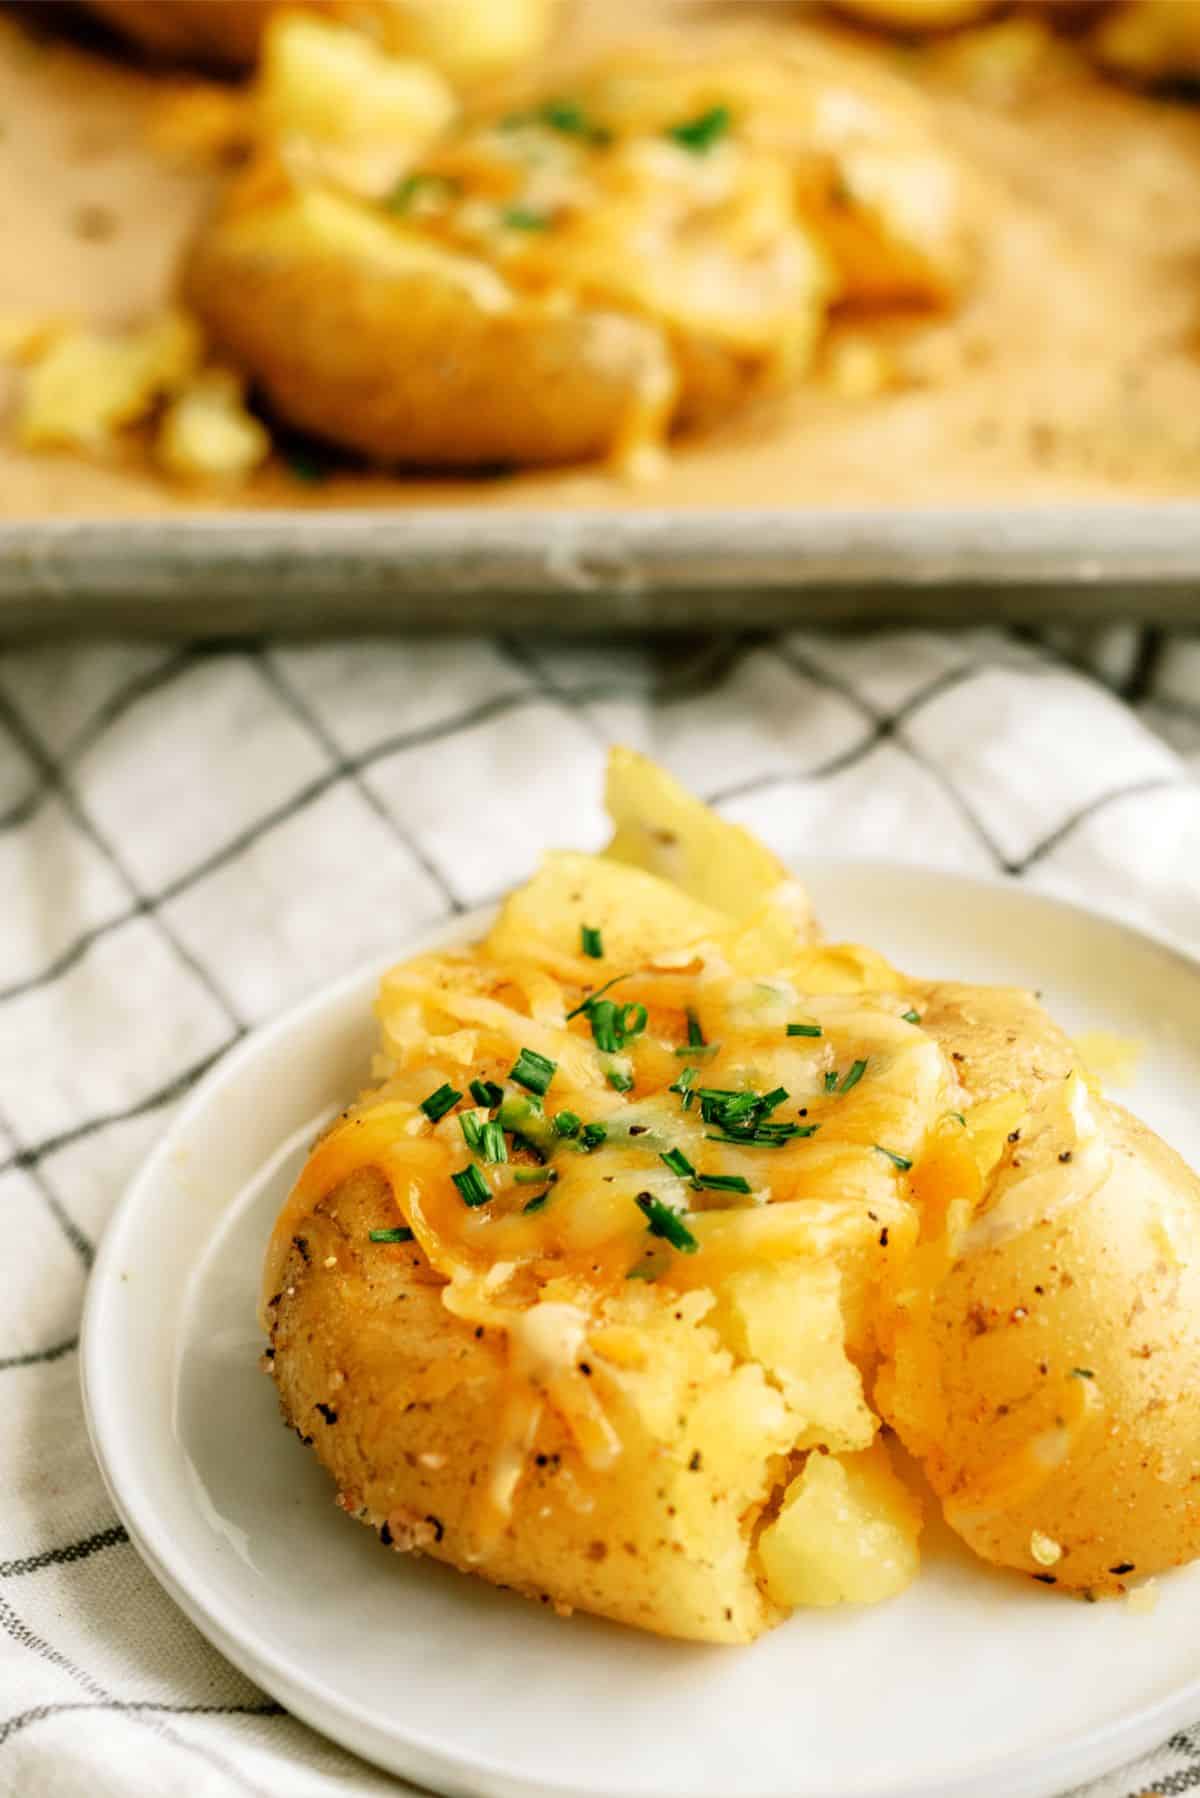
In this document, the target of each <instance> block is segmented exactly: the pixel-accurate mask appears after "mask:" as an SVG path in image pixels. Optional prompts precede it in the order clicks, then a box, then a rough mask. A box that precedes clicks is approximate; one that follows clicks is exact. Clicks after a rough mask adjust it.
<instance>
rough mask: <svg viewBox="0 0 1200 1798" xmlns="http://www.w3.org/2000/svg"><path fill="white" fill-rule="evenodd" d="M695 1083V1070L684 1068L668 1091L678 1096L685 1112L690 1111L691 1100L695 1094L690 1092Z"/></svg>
mask: <svg viewBox="0 0 1200 1798" xmlns="http://www.w3.org/2000/svg"><path fill="white" fill-rule="evenodd" d="M695 1083H696V1069H695V1068H684V1070H683V1072H682V1074H680V1076H679V1078H678V1080H676V1081H674V1082H673V1083H672V1084H671V1086H670V1088H669V1089H668V1090H669V1091H671V1092H673V1093H678V1094H679V1096H680V1098H681V1099H682V1100H683V1109H684V1110H685V1111H690V1110H691V1107H692V1100H693V1099H694V1098H695V1097H696V1095H695V1093H694V1092H693V1091H692V1087H693V1086H694V1085H695Z"/></svg>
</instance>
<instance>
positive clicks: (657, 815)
mask: <svg viewBox="0 0 1200 1798" xmlns="http://www.w3.org/2000/svg"><path fill="white" fill-rule="evenodd" d="M609 792H610V796H611V799H612V802H613V807H612V809H613V813H614V820H615V823H616V834H615V836H614V839H613V843H612V845H611V848H610V852H609V854H608V855H605V856H598V857H597V856H583V855H557V856H552V857H550V858H549V859H548V860H547V862H546V864H545V865H544V867H543V868H542V870H541V871H540V872H539V873H538V874H536V875H535V876H534V878H533V880H532V881H531V882H530V883H529V884H528V886H526V887H525V888H523V889H522V890H521V891H519V892H517V893H515V894H513V895H512V897H511V898H510V899H509V900H508V901H507V902H506V903H505V904H504V906H502V907H501V910H500V913H499V916H498V918H497V920H496V922H495V924H494V925H493V927H492V929H491V931H490V933H489V935H488V936H487V937H486V938H485V940H484V941H483V942H482V943H479V944H477V945H475V946H473V947H470V948H465V949H454V950H449V951H445V952H443V953H440V954H433V955H425V956H421V957H418V958H417V959H416V960H414V961H411V962H408V963H405V964H403V965H401V966H399V967H397V968H394V969H392V970H391V972H390V973H389V974H387V975H386V976H385V978H384V981H383V984H382V987H381V991H380V996H379V1001H378V1013H379V1019H380V1048H379V1054H378V1056H377V1062H376V1069H375V1072H376V1075H377V1079H378V1084H377V1085H376V1086H375V1087H374V1088H373V1089H372V1090H371V1091H370V1092H368V1093H367V1094H365V1095H364V1096H363V1098H362V1099H361V1100H360V1101H359V1102H358V1103H357V1104H355V1105H353V1106H351V1107H350V1109H349V1110H347V1111H346V1112H345V1113H344V1114H343V1116H342V1117H341V1118H340V1119H339V1120H338V1121H337V1122H336V1123H335V1124H334V1125H333V1126H332V1128H331V1129H330V1130H329V1131H328V1132H327V1133H326V1134H325V1136H324V1137H323V1138H322V1139H321V1140H320V1141H319V1142H318V1143H317V1144H316V1146H315V1147H314V1149H313V1151H312V1154H311V1156H310V1158H309V1161H308V1163H307V1165H306V1167H305V1169H304V1171H303V1172H302V1174H301V1176H300V1179H299V1181H298V1183H297V1185H296V1187H295V1188H294V1190H293V1192H292V1193H291V1195H290V1196H289V1198H288V1201H287V1203H286V1205H285V1206H284V1209H283V1211H282V1213H281V1215H280V1217H279V1219H278V1221H277V1224H276V1227H275V1230H274V1233H273V1236H272V1240H271V1243H270V1246H269V1249H268V1253H267V1259H266V1266H265V1270H264V1284H263V1311H262V1316H263V1321H264V1326H265V1328H266V1329H267V1331H268V1334H269V1337H270V1347H269V1349H268V1351H267V1360H266V1365H267V1367H268V1368H269V1370H270V1371H271V1373H272V1374H273V1375H274V1378H275V1381H276V1383H277V1386H278V1388H279V1393H280V1397H281V1400H282V1405H283V1411H284V1416H285V1418H286V1419H287V1420H288V1421H289V1422H290V1423H291V1424H292V1425H293V1426H294V1427H295V1428H296V1430H297V1431H298V1432H299V1433H300V1435H301V1436H302V1437H303V1438H304V1440H305V1441H306V1442H309V1443H311V1444H312V1446H313V1447H314V1448H315V1450H316V1452H317V1454H318V1456H319V1457H320V1459H321V1460H322V1461H323V1462H324V1464H325V1465H326V1466H327V1467H328V1469H329V1470H330V1472H331V1474H332V1475H333V1477H334V1480H335V1482H336V1485H337V1492H338V1503H339V1504H340V1505H341V1507H342V1508H343V1509H344V1510H345V1511H347V1512H348V1513H349V1514H350V1515H351V1516H353V1517H356V1518H358V1519H359V1520H361V1521H362V1522H365V1523H367V1524H368V1525H370V1526H371V1527H372V1528H373V1529H374V1530H376V1531H377V1532H378V1534H379V1536H380V1539H381V1540H382V1541H383V1543H384V1544H385V1545H388V1546H391V1547H393V1548H398V1549H405V1550H415V1551H420V1552H424V1553H428V1554H430V1555H433V1556H435V1557H436V1558H438V1559H441V1560H443V1561H446V1562H449V1563H450V1564H451V1565H452V1566H455V1567H458V1568H461V1569H463V1570H464V1571H469V1572H473V1573H476V1574H478V1575H481V1576H482V1577H484V1578H486V1579H490V1580H493V1581H496V1582H497V1583H499V1584H502V1585H505V1586H511V1587H513V1588H515V1589H516V1590H518V1591H520V1592H523V1593H527V1594H529V1595H531V1596H535V1597H538V1598H541V1599H542V1600H544V1601H545V1602H548V1603H551V1604H553V1605H554V1606H555V1607H556V1608H557V1609H559V1610H569V1609H571V1608H573V1607H576V1606H578V1607H581V1608H583V1609H586V1610H590V1611H594V1612H597V1613H599V1614H601V1615H603V1616H607V1617H611V1618H614V1619H616V1620H619V1621H622V1622H626V1623H632V1624H636V1625H638V1626H639V1627H642V1628H646V1629H651V1630H657V1631H659V1632H662V1633H664V1634H667V1635H674V1636H684V1637H692V1638H696V1639H699V1640H704V1641H713V1642H744V1641H748V1640H750V1639H751V1638H752V1637H754V1636H755V1635H757V1634H758V1633H760V1632H761V1631H762V1630H764V1629H766V1628H768V1627H770V1626H771V1625H773V1624H775V1623H777V1622H779V1621H780V1620H781V1619H782V1618H783V1617H784V1616H786V1615H787V1613H788V1612H789V1611H791V1610H793V1609H795V1608H797V1607H799V1606H805V1605H814V1606H829V1605H838V1604H868V1603H876V1602H880V1601H882V1600H885V1599H888V1598H891V1597H893V1596H895V1595H896V1594H898V1593H899V1592H901V1591H903V1590H904V1588H905V1587H906V1586H907V1585H908V1584H909V1583H910V1582H911V1581H912V1579H913V1578H914V1577H915V1575H916V1572H917V1567H918V1537H919V1533H920V1526H921V1505H920V1501H919V1498H918V1497H917V1496H916V1494H915V1493H914V1492H913V1491H912V1490H911V1489H910V1488H909V1486H908V1485H907V1484H906V1483H905V1479H904V1477H903V1475H902V1474H901V1472H900V1471H899V1470H898V1469H897V1467H896V1466H895V1465H894V1464H893V1459H892V1454H891V1450H890V1446H889V1440H888V1430H887V1428H886V1427H885V1425H890V1426H891V1429H893V1430H894V1431H895V1432H896V1433H897V1434H898V1435H899V1436H900V1438H901V1439H902V1441H903V1443H904V1445H905V1446H906V1448H907V1449H908V1450H909V1451H910V1452H911V1454H912V1455H913V1456H915V1457H916V1458H917V1460H919V1461H920V1463H921V1464H922V1466H923V1468H924V1471H925V1473H926V1475H927V1477H928V1480H929V1482H930V1484H931V1485H932V1487H933V1490H934V1492H935V1493H936V1494H937V1496H938V1498H939V1499H940V1500H941V1503H942V1505H943V1508H944V1511H945V1515H946V1517H947V1520H948V1521H949V1523H950V1524H951V1525H952V1527H953V1528H954V1529H956V1530H957V1531H958V1532H959V1533H960V1535H962V1536H963V1537H964V1539H965V1540H966V1541H967V1542H968V1543H969V1544H970V1545H971V1547H972V1548H974V1549H975V1550H976V1552H977V1553H979V1554H980V1555H981V1556H983V1557H984V1558H985V1559H987V1560H991V1561H995V1562H997V1563H999V1564H1000V1565H1002V1566H1006V1567H1010V1568H1015V1569H1018V1570H1020V1571H1023V1572H1025V1573H1027V1574H1031V1575H1032V1576H1033V1577H1034V1578H1035V1579H1036V1580H1038V1581H1040V1582H1042V1583H1043V1584H1046V1585H1058V1586H1061V1587H1063V1588H1068V1589H1082V1590H1085V1591H1088V1592H1090V1593H1093V1594H1095V1593H1101V1592H1104V1591H1109V1590H1114V1589H1120V1588H1122V1587H1123V1585H1124V1583H1125V1581H1126V1580H1127V1579H1128V1577H1129V1576H1130V1575H1133V1574H1135V1573H1136V1574H1143V1573H1146V1574H1149V1573H1153V1572H1155V1571H1157V1570H1159V1569H1161V1568H1164V1567H1167V1566H1171V1565H1173V1564H1175V1563H1177V1562H1179V1561H1182V1560H1185V1559H1188V1558H1190V1557H1191V1556H1193V1555H1195V1554H1197V1553H1198V1552H1200V1522H1198V1521H1197V1518H1198V1513H1197V1508H1196V1505H1195V1500H1194V1493H1195V1488H1196V1484H1197V1482H1200V1322H1198V1321H1197V1320H1198V1319H1200V1182H1198V1181H1197V1179H1196V1177H1195V1176H1194V1175H1193V1174H1192V1173H1191V1172H1190V1171H1189V1170H1188V1169H1187V1168H1186V1167H1185V1166H1184V1164H1183V1163H1182V1162H1181V1161H1180V1160H1179V1158H1178V1157H1177V1156H1176V1155H1175V1154H1174V1153H1173V1151H1171V1150H1169V1149H1167V1148H1166V1147H1165V1145H1164V1144H1162V1143H1160V1142H1158V1141H1157V1139H1155V1138H1154V1137H1153V1136H1152V1135H1151V1133H1150V1132H1149V1131H1148V1130H1146V1129H1145V1127H1144V1126H1143V1125H1141V1124H1138V1123H1137V1122H1136V1121H1135V1120H1133V1119H1132V1118H1130V1117H1129V1116H1128V1114H1126V1113H1124V1112H1122V1111H1120V1110H1119V1109H1118V1108H1117V1107H1115V1106H1113V1105H1111V1104H1110V1103H1108V1102H1107V1101H1106V1100H1105V1099H1104V1098H1103V1097H1102V1096H1101V1095H1100V1094H1099V1092H1098V1091H1097V1090H1096V1089H1095V1086H1094V1083H1089V1079H1088V1078H1085V1077H1084V1076H1083V1075H1081V1073H1080V1072H1079V1071H1078V1070H1077V1068H1076V1066H1075V1063H1076V1059H1077V1057H1076V1053H1075V1050H1074V1049H1073V1047H1072V1045H1071V1043H1070V1042H1069V1041H1068V1039H1067V1038H1066V1037H1065V1036H1064V1035H1063V1034H1062V1033H1061V1032H1060V1031H1059V1030H1058V1029H1057V1028H1056V1027H1055V1026H1054V1024H1053V1023H1052V1022H1051V1021H1050V1019H1049V1018H1048V1017H1047V1016H1046V1014H1045V1013H1044V1012H1043V1010H1042V1009H1041V1007H1040V1006H1039V1005H1038V1004H1037V1002H1036V1001H1035V1000H1034V999H1033V998H1031V997H1030V996H1029V995H1028V994H1024V993H1020V992H1013V991H1008V990H1005V989H1000V988H980V987H973V986H965V985H960V984H954V983H930V982H923V981H920V980H916V979H913V978H911V977H909V976H906V975H903V974H902V973H900V972H899V971H897V970H896V969H893V968H891V967H890V966H889V964H887V963H886V962H884V961H883V959H882V958H881V957H880V956H878V955H877V954H875V953H874V952H872V951H868V950H864V949H860V948H858V947H856V946H854V945H845V944H841V945H838V944H834V945H830V944H826V943H825V942H823V941H822V940H821V939H820V938H819V937H818V935H817V933H816V929H815V925H814V924H813V921H812V919H811V916H810V914H809V913H808V911H807V909H806V908H804V907H798V906H797V905H796V904H795V902H794V899H789V898H788V897H787V895H788V894H789V892H790V891H791V889H792V886H793V883H791V882H790V881H789V880H788V879H787V878H786V876H785V872H784V870H783V869H782V868H780V867H779V866H778V864H775V863H773V862H772V860H771V858H770V857H769V856H767V854H766V852H765V851H764V850H763V849H762V848H761V847H760V846H759V845H758V844H756V843H755V842H753V840H752V839H749V838H748V837H747V836H746V834H745V833H744V832H743V831H740V830H738V829H737V828H736V827H734V826H732V825H728V824H725V823H723V822H721V821H720V820H719V819H716V818H714V817H712V816H711V815H709V814H706V813H704V811H703V808H701V807H700V806H699V805H698V804H697V802H696V801H695V800H692V799H690V798H689V797H688V795H686V794H685V793H684V792H683V791H682V790H681V789H680V788H678V787H677V786H676V785H675V783H674V782H673V781H672V780H671V779H670V777H669V776H667V775H666V774H665V773H664V772H663V771H662V770H661V769H656V768H654V767H653V766H652V765H651V764H649V763H647V762H645V761H644V759H643V758H641V757H638V756H635V755H633V754H631V753H630V752H629V751H618V752H616V753H615V755H614V758H613V765H612V769H611V773H610V781H609ZM667 849H672V850H673V851H674V853H673V855H672V856H671V858H670V859H669V861H668V862H667V864H666V869H667V870H669V871H670V872H672V873H674V874H676V875H678V876H679V878H680V879H681V880H682V882H683V885H682V886H675V885H673V884H671V882H670V880H669V879H668V878H666V877H665V871H664V863H663V853H664V851H665V850H667ZM697 857H698V858H697ZM706 864H712V865H716V864H720V866H721V869H722V877H721V879H720V880H719V881H717V880H714V879H713V878H711V867H709V868H707V871H706ZM739 873H740V874H741V875H742V877H743V878H742V879H741V881H739V880H738V879H737V876H738V874H739ZM773 874H774V875H777V878H775V879H774V880H772V875H773ZM781 901H782V902H781Z"/></svg>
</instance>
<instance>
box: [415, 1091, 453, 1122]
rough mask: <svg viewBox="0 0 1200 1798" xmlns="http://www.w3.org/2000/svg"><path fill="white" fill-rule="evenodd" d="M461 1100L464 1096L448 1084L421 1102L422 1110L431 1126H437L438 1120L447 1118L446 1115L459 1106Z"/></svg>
mask: <svg viewBox="0 0 1200 1798" xmlns="http://www.w3.org/2000/svg"><path fill="white" fill-rule="evenodd" d="M461 1098H462V1094H461V1093H460V1092H455V1090H454V1088H453V1087H452V1086H451V1085H450V1084H449V1082H447V1083H446V1084H445V1085H444V1086H439V1087H438V1089H437V1091H436V1092H435V1093H430V1095H429V1097H428V1098H427V1099H422V1100H421V1110H422V1111H423V1112H424V1113H425V1116H426V1117H427V1118H428V1119H429V1121H430V1123H431V1124H436V1123H437V1121H438V1119H439V1118H443V1117H445V1115H446V1113H447V1112H448V1111H450V1110H451V1109H452V1108H453V1107H454V1106H455V1105H457V1104H458V1101H459V1100H460V1099H461Z"/></svg>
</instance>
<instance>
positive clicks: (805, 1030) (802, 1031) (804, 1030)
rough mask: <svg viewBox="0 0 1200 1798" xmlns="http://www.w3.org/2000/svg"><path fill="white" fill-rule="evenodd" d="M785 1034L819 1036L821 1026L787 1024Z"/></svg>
mask: <svg viewBox="0 0 1200 1798" xmlns="http://www.w3.org/2000/svg"><path fill="white" fill-rule="evenodd" d="M787 1034H788V1036H820V1034H821V1026H820V1025H819V1024H789V1025H788V1027H787Z"/></svg>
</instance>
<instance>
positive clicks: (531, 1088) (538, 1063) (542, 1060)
mask: <svg viewBox="0 0 1200 1798" xmlns="http://www.w3.org/2000/svg"><path fill="white" fill-rule="evenodd" d="M557 1072H558V1063H557V1062H556V1061H551V1060H550V1058H549V1056H546V1055H539V1054H538V1052H537V1050H536V1049H522V1050H521V1053H520V1054H519V1055H518V1056H517V1059H516V1061H515V1062H514V1063H513V1065H512V1067H511V1068H510V1069H509V1074H508V1077H509V1079H510V1080H515V1081H516V1083H517V1085H518V1086H523V1087H524V1088H525V1089H526V1091H527V1092H531V1093H537V1094H538V1096H539V1098H540V1096H541V1095H542V1093H544V1092H545V1090H546V1088H547V1087H548V1086H549V1084H550V1082H551V1081H552V1080H553V1078H554V1076H555V1074H556V1073H557Z"/></svg>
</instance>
